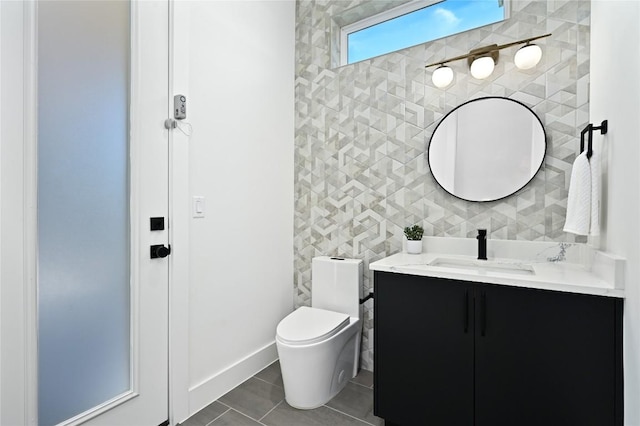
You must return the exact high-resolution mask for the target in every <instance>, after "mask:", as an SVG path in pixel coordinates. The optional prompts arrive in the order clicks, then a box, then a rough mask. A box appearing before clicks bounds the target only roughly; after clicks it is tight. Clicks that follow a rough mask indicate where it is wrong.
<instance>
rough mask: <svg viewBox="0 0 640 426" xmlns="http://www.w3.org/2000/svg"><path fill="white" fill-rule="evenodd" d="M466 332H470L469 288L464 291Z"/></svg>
mask: <svg viewBox="0 0 640 426" xmlns="http://www.w3.org/2000/svg"><path fill="white" fill-rule="evenodd" d="M464 332H465V334H466V333H468V332H469V290H465V291H464Z"/></svg>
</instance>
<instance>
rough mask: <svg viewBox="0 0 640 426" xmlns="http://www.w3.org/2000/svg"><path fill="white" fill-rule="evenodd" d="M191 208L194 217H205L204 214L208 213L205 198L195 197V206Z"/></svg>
mask: <svg viewBox="0 0 640 426" xmlns="http://www.w3.org/2000/svg"><path fill="white" fill-rule="evenodd" d="M191 207H192V208H191V210H192V213H193V217H204V214H205V211H206V208H205V207H206V206H205V200H204V197H202V196H194V197H193V204H192V206H191Z"/></svg>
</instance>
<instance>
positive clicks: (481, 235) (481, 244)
mask: <svg viewBox="0 0 640 426" xmlns="http://www.w3.org/2000/svg"><path fill="white" fill-rule="evenodd" d="M476 238H477V239H478V259H480V260H487V230H486V229H478V236H477V237H476Z"/></svg>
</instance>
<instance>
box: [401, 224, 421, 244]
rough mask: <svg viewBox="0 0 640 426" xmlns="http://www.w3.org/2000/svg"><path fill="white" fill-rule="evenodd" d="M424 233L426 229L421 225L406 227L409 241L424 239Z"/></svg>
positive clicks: (405, 233) (405, 232) (405, 230)
mask: <svg viewBox="0 0 640 426" xmlns="http://www.w3.org/2000/svg"><path fill="white" fill-rule="evenodd" d="M422 234H424V229H422V226H420V225H413V226H411V227H409V226H407V227H406V228H404V235H405V236H406V237H407V240H409V241H420V240H421V239H422Z"/></svg>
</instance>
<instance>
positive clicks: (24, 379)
mask: <svg viewBox="0 0 640 426" xmlns="http://www.w3.org/2000/svg"><path fill="white" fill-rule="evenodd" d="M168 3H169V65H168V66H169V85H168V90H169V93H170V94H172V93H177V92H174V87H175V86H176V85H175V84H174V81H176V78H175V76H174V74H173V73H174V68H178V70H177V72H178V75H179V77H186V74H185V71H186V69H185V68H184V67H183V66H180V62H179V60H176V57H175V56H176V55H175V53H176V52H180V51H179V49H175V48H174V45H176V44H179V43H180V42H183V41H184V40H178V41H176V37H175V32H174V17H173V15H174V9H175V3H176V2H175V1H174V0H168ZM36 29H37V0H22V1H21V2H0V40H2V41H3V42H2V43H1V44H0V82H2V83H4V84H0V102H1V103H0V107H1V109H0V124H1V125H2V126H1V129H2V131H1V132H0V161H1V158H4V157H5V156H10V157H11V163H12V164H11V166H12V167H6V166H5V167H3V166H4V164H2V162H0V182H8V183H7V186H8V185H9V182H10V185H11V190H10V191H9V190H6V189H5V188H3V187H2V186H0V236H1V240H2V241H3V244H2V245H1V246H0V274H1V275H0V330H1V331H2V332H1V333H0V385H1V386H0V424H24V425H33V426H37V407H38V404H37V401H38V399H37V396H38V386H37V384H38V381H37V379H38V374H37V365H38V358H37V77H38V75H37V34H36ZM187 54H188V53H187V52H180V53H179V55H178V56H181V58H184V57H185V56H186V55H187ZM179 59H180V58H179ZM175 64H178V66H177V67H175ZM178 81H182V82H183V84H182V87H178V89H179V90H181V91H182V93H186V92H187V87H186V81H188V80H187V79H186V78H178ZM177 86H179V85H177ZM170 98H171V96H170ZM167 107H168V110H171V109H172V105H168V106H167ZM159 121H160V118H159ZM188 164H189V148H188V138H187V137H186V136H184V135H182V134H179V132H169V218H168V229H169V241H170V242H171V244H172V245H173V246H174V248H177V249H178V250H172V251H173V252H172V254H171V256H170V257H169V258H168V260H169V325H168V326H169V330H168V331H169V348H168V350H169V354H168V356H169V365H168V374H169V401H168V408H169V422H170V424H172V425H173V424H176V423H177V422H178V421H181V420H184V419H185V418H186V417H187V416H188V414H189V407H188V386H189V385H188V383H189V375H188V372H189V370H188V324H189V322H188V294H189V293H188V283H189V263H188V259H189V258H188V247H189V232H188V224H189V219H190V209H189V206H190V204H189V190H188V189H189V178H188V173H187V172H188ZM9 247H10V248H11V250H7V248H9ZM176 284H178V285H176Z"/></svg>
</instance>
